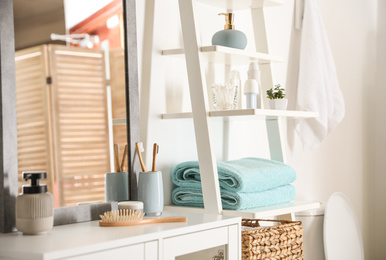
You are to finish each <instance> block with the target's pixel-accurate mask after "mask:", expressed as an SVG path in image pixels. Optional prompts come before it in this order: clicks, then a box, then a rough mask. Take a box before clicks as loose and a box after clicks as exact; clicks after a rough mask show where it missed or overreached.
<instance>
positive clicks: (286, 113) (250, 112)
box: [162, 109, 319, 119]
mask: <svg viewBox="0 0 386 260" xmlns="http://www.w3.org/2000/svg"><path fill="white" fill-rule="evenodd" d="M237 116H262V117H269V116H272V117H293V118H314V117H318V116H319V113H318V112H307V111H293V110H272V109H238V110H223V111H210V112H209V117H237ZM192 117H193V114H192V113H191V112H184V113H172V114H163V115H162V119H178V118H192Z"/></svg>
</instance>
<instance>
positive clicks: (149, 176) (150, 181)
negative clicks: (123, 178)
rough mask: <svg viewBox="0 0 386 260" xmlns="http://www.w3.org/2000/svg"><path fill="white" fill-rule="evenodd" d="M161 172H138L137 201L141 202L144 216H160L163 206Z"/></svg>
mask: <svg viewBox="0 0 386 260" xmlns="http://www.w3.org/2000/svg"><path fill="white" fill-rule="evenodd" d="M163 194H164V192H163V183H162V172H160V171H157V172H140V173H139V177H138V200H139V201H142V202H143V212H144V213H145V215H146V216H160V215H161V214H162V210H163V206H164V196H163Z"/></svg>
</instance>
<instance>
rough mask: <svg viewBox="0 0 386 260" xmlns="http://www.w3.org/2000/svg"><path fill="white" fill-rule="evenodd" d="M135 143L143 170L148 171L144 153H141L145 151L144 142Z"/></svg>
mask: <svg viewBox="0 0 386 260" xmlns="http://www.w3.org/2000/svg"><path fill="white" fill-rule="evenodd" d="M135 145H136V147H137V153H138V158H139V162H140V163H141V167H142V171H143V172H147V169H146V166H145V164H144V163H143V160H142V155H141V152H143V151H144V149H143V144H142V142H137V143H136V144H135Z"/></svg>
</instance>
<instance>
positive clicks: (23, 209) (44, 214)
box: [16, 171, 54, 235]
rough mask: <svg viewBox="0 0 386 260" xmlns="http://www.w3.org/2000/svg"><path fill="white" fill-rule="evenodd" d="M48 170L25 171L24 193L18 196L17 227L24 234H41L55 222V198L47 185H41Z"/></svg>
mask: <svg viewBox="0 0 386 260" xmlns="http://www.w3.org/2000/svg"><path fill="white" fill-rule="evenodd" d="M46 177H47V173H46V172H33V171H30V172H23V179H24V180H29V179H30V180H31V185H23V194H20V195H19V196H18V197H17V198H16V228H17V230H19V231H20V232H23V234H28V235H39V234H42V233H45V232H46V231H48V230H50V229H51V228H52V226H53V224H54V198H53V196H52V194H51V193H48V192H47V185H45V184H42V185H39V179H45V178H46Z"/></svg>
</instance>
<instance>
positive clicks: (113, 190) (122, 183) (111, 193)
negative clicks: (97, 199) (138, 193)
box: [105, 172, 129, 202]
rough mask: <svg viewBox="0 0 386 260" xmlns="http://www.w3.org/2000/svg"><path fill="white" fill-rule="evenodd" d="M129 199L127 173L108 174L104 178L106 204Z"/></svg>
mask: <svg viewBox="0 0 386 260" xmlns="http://www.w3.org/2000/svg"><path fill="white" fill-rule="evenodd" d="M128 199H129V176H128V173H127V172H108V173H106V177H105V200H106V202H112V201H123V200H128Z"/></svg>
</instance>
